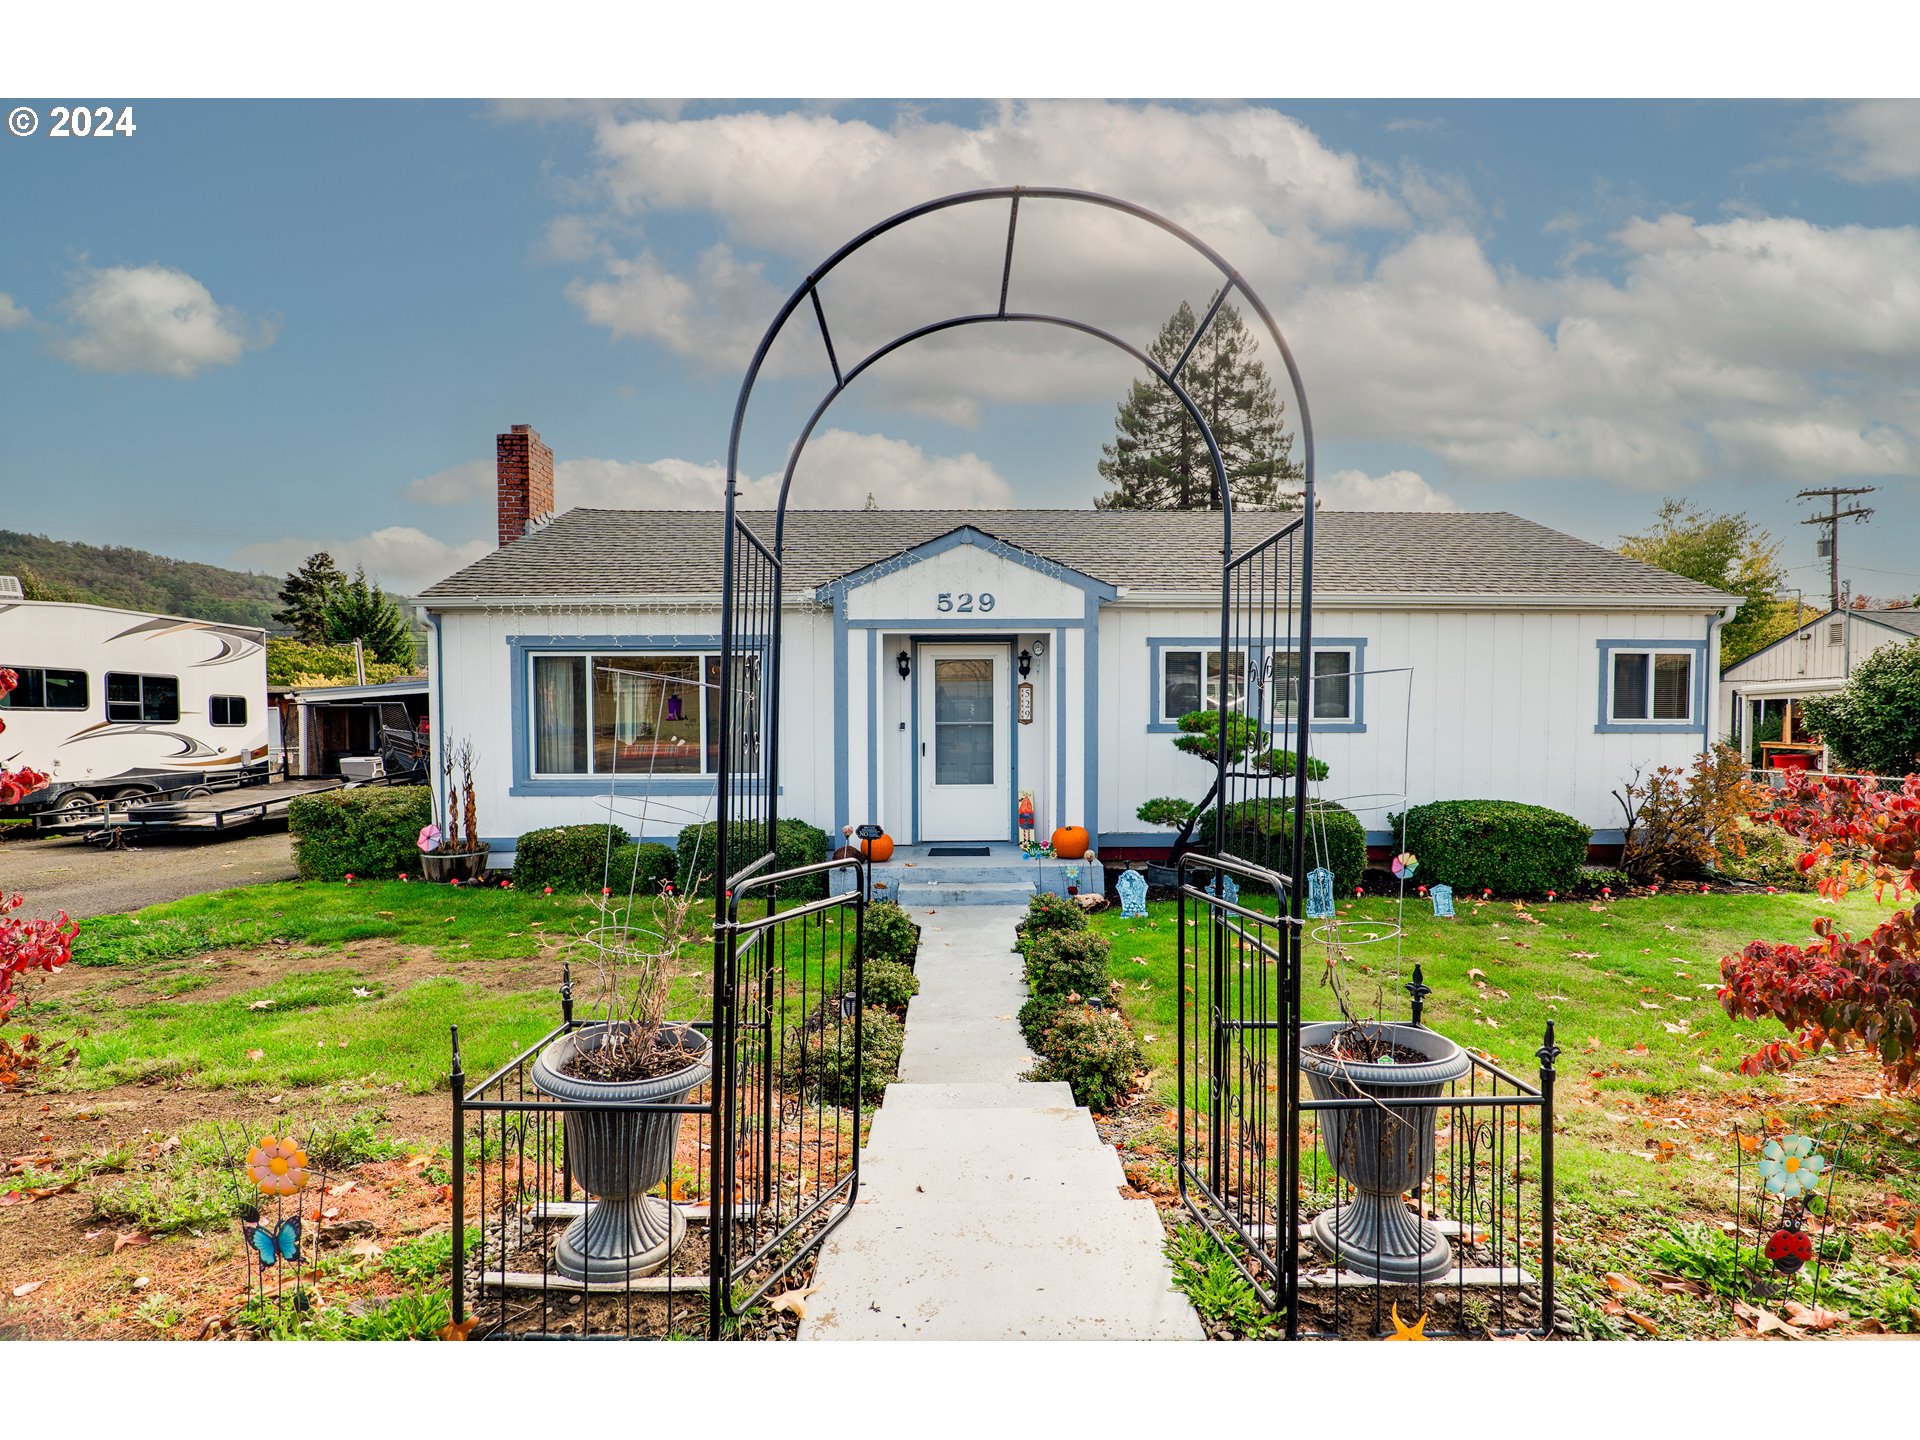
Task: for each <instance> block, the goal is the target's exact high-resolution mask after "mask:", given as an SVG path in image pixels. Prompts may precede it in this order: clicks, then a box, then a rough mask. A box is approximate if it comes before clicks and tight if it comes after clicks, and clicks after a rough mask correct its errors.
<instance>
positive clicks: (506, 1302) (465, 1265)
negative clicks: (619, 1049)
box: [451, 860, 867, 1339]
mask: <svg viewBox="0 0 1920 1440" xmlns="http://www.w3.org/2000/svg"><path fill="white" fill-rule="evenodd" d="M865 868H866V867H865V866H864V864H863V863H862V862H860V861H858V860H838V861H827V862H824V863H822V864H818V865H809V866H802V867H798V868H796V869H792V870H787V871H778V872H772V871H769V872H763V873H762V874H760V875H758V876H755V877H753V878H751V879H749V880H746V881H743V882H742V883H741V885H740V886H739V888H738V889H737V890H736V891H735V892H733V893H732V894H731V895H730V896H728V897H726V899H725V900H724V901H723V905H722V915H723V920H722V923H721V924H720V926H719V927H718V929H719V934H720V944H719V946H718V948H717V951H716V964H717V966H718V969H717V972H716V976H715V996H716V1003H715V1005H714V1008H713V1016H714V1018H713V1019H712V1020H710V1021H708V1020H701V1021H696V1022H694V1023H693V1025H692V1028H693V1029H694V1030H695V1031H697V1032H699V1033H701V1034H703V1035H705V1036H707V1037H708V1039H709V1042H710V1046H711V1048H710V1051H709V1054H710V1055H711V1057H712V1074H711V1077H710V1079H708V1080H707V1081H705V1082H704V1083H702V1084H701V1085H700V1086H698V1087H697V1088H696V1089H694V1090H693V1091H692V1092H691V1093H690V1094H688V1095H687V1096H686V1098H685V1099H684V1100H680V1101H676V1102H672V1103H666V1102H659V1103H633V1102H626V1101H619V1102H614V1101H603V1100H595V1101H592V1102H590V1103H589V1102H569V1101H566V1100H562V1099H559V1098H557V1097H555V1096H554V1095H552V1094H549V1093H546V1092H545V1091H543V1090H542V1089H541V1088H540V1087H539V1085H538V1084H537V1081H536V1076H535V1066H536V1063H537V1062H538V1060H539V1058H540V1056H541V1055H542V1054H543V1052H546V1051H548V1050H549V1049H550V1048H551V1047H553V1046H555V1045H557V1044H559V1043H560V1042H561V1041H563V1040H564V1039H566V1037H568V1036H569V1035H571V1034H574V1033H576V1032H578V1031H580V1030H582V1029H585V1028H587V1027H589V1026H591V1025H593V1024H596V1023H598V1021H597V1019H596V1018H593V1017H580V1016H576V1015H575V1013H574V1004H573V995H572V986H571V983H570V982H568V983H564V984H563V985H562V987H561V1003H560V1024H559V1025H558V1026H557V1027H556V1028H555V1029H554V1030H552V1031H550V1032H549V1033H548V1034H546V1035H543V1036H542V1037H541V1038H540V1039H538V1040H536V1041H535V1042H534V1043H533V1044H532V1045H529V1046H528V1047H526V1048H525V1049H524V1050H522V1051H520V1053H519V1054H517V1055H515V1056H513V1057H512V1058H511V1059H510V1060H508V1061H507V1062H506V1063H505V1064H504V1065H502V1066H501V1067H500V1068H499V1069H497V1070H495V1071H493V1072H492V1073H491V1074H489V1075H487V1076H486V1077H485V1078H484V1079H482V1080H481V1081H479V1082H478V1083H477V1084H471V1085H470V1084H469V1083H468V1077H467V1075H466V1073H465V1068H464V1065H463V1062H462V1057H461V1049H460V1032H459V1028H458V1027H457V1026H456V1027H454V1030H453V1156H452V1183H451V1189H452V1208H453V1215H454V1217H455V1222H456V1223H455V1226H454V1274H455V1276H456V1277H457V1281H458V1283H456V1285H455V1287H454V1296H453V1312H454V1320H455V1321H456V1322H457V1323H464V1322H466V1321H468V1320H469V1319H470V1320H472V1321H473V1322H474V1323H473V1327H472V1330H471V1334H472V1335H473V1337H474V1338H476V1339H516V1338H538V1339H560V1338H565V1339H686V1338H701V1337H704V1338H710V1339H719V1338H721V1337H722V1336H723V1335H727V1334H731V1333H739V1327H740V1322H741V1321H742V1320H743V1319H744V1318H745V1317H747V1315H748V1314H749V1312H750V1311H751V1310H752V1309H753V1307H754V1306H755V1305H756V1304H757V1303H758V1302H759V1301H760V1300H761V1299H763V1298H764V1297H765V1296H766V1295H767V1294H768V1292H769V1291H771V1290H772V1289H773V1288H774V1287H775V1286H776V1285H778V1284H780V1283H781V1282H782V1281H784V1280H787V1279H788V1277H791V1276H793V1275H794V1274H795V1272H796V1270H797V1269H798V1268H799V1267H800V1266H801V1265H803V1264H804V1263H805V1262H806V1261H807V1260H808V1258H809V1257H810V1256H811V1255H812V1254H813V1253H814V1251H815V1250H816V1249H817V1248H818V1246H819V1244H820V1242H821V1241H822V1240H823V1239H824V1238H825V1236H826V1234H827V1232H828V1231H829V1230H831V1229H832V1228H833V1226H834V1225H835V1224H837V1223H838V1222H839V1220H841V1219H842V1218H844V1216H845V1215H846V1213H847V1209H848V1207H849V1206H851V1205H852V1203H853V1200H854V1197H855V1194H856V1192H857V1188H858V1185H859V1173H860V1168H859V1146H860V1140H861V1138H862V1135H863V1121H862V1109H861V1105H862V1100H863V1098H864V1097H863V1096H862V1094H861V1073H862V1068H863V1067H862V1063H861V1062H862V1054H863V1051H862V1044H861V1041H862V1024H863V1010H862V1007H861V1006H860V1004H859V1000H858V997H859V996H860V994H861V989H862V986H861V977H862V971H861V964H860V948H861V936H862V933H863V924H862V922H863V919H864V916H865V912H866V890H867V886H866V883H865V880H866V876H865ZM847 869H851V870H853V871H854V872H856V879H857V880H858V882H859V883H857V884H855V885H853V886H852V887H850V888H849V889H847V890H846V891H845V892H844V893H841V894H838V895H828V896H826V897H825V898H822V899H815V900H806V901H799V902H788V903H786V904H785V906H784V908H777V909H776V908H772V907H771V906H769V907H768V909H767V912H766V913H764V914H759V915H751V916H749V917H747V918H742V916H741V911H742V908H743V906H745V907H747V908H751V909H756V910H757V909H759V908H760V906H759V905H758V904H757V903H753V902H757V901H758V900H759V898H760V894H761V892H767V893H772V892H775V891H778V890H781V889H783V888H784V889H786V890H788V891H789V892H791V891H793V890H799V889H805V888H809V887H810V886H814V885H819V886H827V885H828V883H829V881H830V879H831V877H832V876H833V875H834V873H835V872H837V871H842V870H847ZM570 1117H571V1118H572V1119H574V1120H575V1122H576V1123H577V1124H583V1125H589V1126H590V1125H593V1124H596V1123H598V1124H601V1125H603V1126H604V1125H607V1124H609V1123H610V1124H614V1125H628V1126H637V1125H644V1124H649V1123H651V1124H653V1125H654V1126H655V1127H656V1129H657V1130H660V1131H669V1132H671V1133H672V1139H671V1142H670V1144H671V1151H672V1158H671V1161H670V1163H669V1164H668V1165H667V1167H666V1175H665V1178H664V1179H663V1180H662V1181H660V1182H659V1183H658V1184H657V1185H654V1186H652V1187H651V1194H650V1195H649V1196H648V1197H646V1198H645V1199H644V1200H642V1199H640V1198H639V1197H631V1198H629V1197H620V1196H613V1197H607V1196H603V1195H594V1194H589V1193H588V1192H587V1188H586V1186H585V1185H584V1184H583V1183H582V1180H581V1177H580V1174H579V1173H578V1172H579V1168H580V1159H579V1157H578V1156H576V1155H575V1154H573V1153H572V1151H571V1149H570V1146H569V1143H568V1123H567V1122H568V1120H569V1118H570ZM608 1117H617V1118H616V1119H614V1120H612V1121H609V1118H608ZM580 1133H583V1134H584V1131H582V1132H580ZM656 1173H657V1172H656ZM602 1188H605V1187H602ZM621 1203H628V1204H644V1205H647V1206H652V1207H654V1209H655V1223H654V1225H653V1229H654V1231H655V1233H656V1234H661V1235H665V1236H668V1237H670V1239H669V1240H668V1243H667V1247H666V1252H667V1253H666V1254H665V1255H664V1257H662V1258H661V1259H660V1262H659V1263H658V1265H657V1266H655V1265H652V1264H651V1261H650V1260H649V1259H648V1258H647V1256H636V1255H635V1254H633V1253H631V1252H622V1253H620V1254H617V1255H616V1256H615V1257H614V1259H615V1260H616V1262H617V1261H627V1262H635V1261H636V1260H639V1261H641V1262H643V1263H638V1264H635V1263H628V1264H619V1263H615V1264H613V1265H611V1266H608V1267H604V1268H607V1269H609V1270H611V1271H613V1272H616V1273H614V1274H612V1275H611V1276H610V1277H609V1278H595V1277H594V1276H592V1275H588V1276H586V1277H585V1278H581V1277H576V1276H570V1275H569V1274H568V1273H565V1267H564V1266H563V1265H562V1263H561V1262H560V1260H559V1258H558V1251H559V1247H561V1246H562V1244H563V1237H565V1236H566V1235H567V1234H568V1232H569V1231H570V1230H571V1231H574V1232H575V1233H576V1234H577V1233H578V1232H579V1228H580V1227H581V1226H582V1225H583V1223H584V1222H585V1220H586V1219H587V1216H588V1211H589V1209H590V1207H592V1206H594V1205H597V1204H621ZM662 1207H664V1208H662ZM634 1243H635V1244H638V1243H640V1242H638V1241H636V1242H634ZM647 1254H648V1256H650V1255H651V1252H650V1251H649V1252H647ZM575 1268H576V1269H577V1268H579V1267H578V1266H576V1267H575ZM642 1270H646V1271H648V1273H639V1272H640V1271H642Z"/></svg>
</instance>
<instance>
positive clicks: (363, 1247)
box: [347, 1240, 387, 1260]
mask: <svg viewBox="0 0 1920 1440" xmlns="http://www.w3.org/2000/svg"><path fill="white" fill-rule="evenodd" d="M347 1253H348V1254H349V1255H351V1256H353V1257H354V1259H356V1260H378V1259H379V1258H380V1257H381V1256H382V1255H384V1254H386V1253H387V1252H386V1250H385V1248H384V1247H382V1246H381V1245H379V1244H378V1243H376V1242H375V1241H372V1240H356V1241H354V1242H353V1244H352V1245H350V1246H348V1247H347Z"/></svg>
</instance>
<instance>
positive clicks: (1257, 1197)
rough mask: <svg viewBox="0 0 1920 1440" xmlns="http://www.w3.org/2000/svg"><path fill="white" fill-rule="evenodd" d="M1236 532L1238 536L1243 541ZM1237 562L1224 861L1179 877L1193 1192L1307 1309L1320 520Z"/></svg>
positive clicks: (1183, 1157)
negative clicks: (1303, 1055)
mask: <svg viewBox="0 0 1920 1440" xmlns="http://www.w3.org/2000/svg"><path fill="white" fill-rule="evenodd" d="M1230 535H1231V532H1229V536H1230ZM1226 549H1227V557H1226V563H1225V565H1224V567H1223V574H1222V579H1221V604H1220V678H1219V684H1218V687H1217V689H1216V691H1215V693H1214V696H1213V700H1214V703H1213V705H1211V706H1209V708H1210V709H1214V710H1216V711H1217V712H1218V714H1219V736H1218V747H1217V750H1216V752H1215V766H1216V771H1217V778H1216V782H1215V787H1214V796H1215V799H1214V810H1213V815H1212V826H1211V834H1210V835H1208V836H1207V837H1206V839H1207V840H1208V841H1209V842H1210V844H1211V848H1212V851H1213V853H1212V854H1195V853H1189V854H1187V855H1184V856H1182V857H1181V858H1180V861H1179V866H1178V871H1177V875H1178V882H1179V885H1178V888H1179V895H1178V910H1177V915H1178V920H1179V924H1178V927H1177V934H1178V937H1179V939H1178V946H1177V948H1178V961H1179V964H1178V989H1177V991H1176V995H1177V997H1178V1005H1179V1028H1178V1042H1179V1057H1180V1059H1179V1075H1178V1082H1179V1083H1178V1096H1179V1098H1178V1101H1177V1103H1176V1115H1175V1120H1176V1125H1177V1129H1178V1136H1179V1139H1178V1161H1179V1172H1180V1194H1181V1198H1182V1199H1183V1200H1184V1201H1185V1203H1186V1205H1187V1207H1188V1209H1189V1210H1190V1211H1191V1212H1192V1214H1193V1216H1194V1218H1195V1219H1196V1220H1197V1221H1198V1222H1199V1223H1200V1224H1201V1225H1202V1226H1203V1227H1205V1229H1206V1230H1207V1231H1208V1233H1209V1234H1211V1235H1212V1236H1213V1238H1214V1240H1215V1242H1216V1243H1217V1244H1219V1246H1220V1247H1221V1249H1222V1250H1223V1251H1224V1252H1225V1253H1226V1254H1227V1255H1228V1256H1229V1257H1230V1258H1231V1259H1232V1261H1233V1263H1234V1264H1235V1265H1236V1266H1237V1267H1238V1268H1239V1270H1240V1272H1241V1274H1242V1275H1243V1276H1244V1277H1245V1278H1246V1280H1247V1281H1248V1283H1249V1284H1251V1285H1252V1286H1253V1287H1254V1290H1255V1292H1256V1293H1257V1294H1258V1295H1259V1297H1260V1299H1261V1301H1262V1303H1263V1304H1265V1305H1266V1306H1267V1308H1268V1309H1269V1310H1275V1311H1282V1310H1283V1311H1285V1312H1286V1314H1287V1315H1288V1316H1291V1315H1292V1314H1293V1312H1294V1308H1295V1307H1294V1298H1295V1295H1294V1291H1295V1287H1296V1285H1297V1282H1298V1273H1297V1272H1298V1266H1297V1265H1296V1264H1295V1263H1294V1258H1293V1246H1292V1244H1291V1240H1290V1237H1292V1236H1293V1235H1294V1234H1295V1233H1296V1231H1297V1226H1298V1218H1299V1217H1298V1185H1297V1184H1296V1178H1297V1170H1298V1166H1299V1154H1298V1149H1297V1147H1296V1145H1295V1143H1294V1138H1293V1137H1294V1130H1295V1126H1296V1115H1297V1111H1298V1108H1299V1101H1300V1078H1299V1067H1298V1063H1297V1062H1298V1059H1299V1044H1300V1035H1299V1021H1300V978H1301V955H1302V947H1301V943H1300V937H1301V927H1302V925H1303V923H1304V916H1305V909H1304V887H1303V886H1302V885H1301V884H1299V883H1298V877H1300V876H1301V875H1302V874H1303V873H1304V870H1305V868H1306V864H1305V862H1306V859H1307V855H1308V829H1309V826H1308V802H1307V795H1308V774H1307V769H1308V767H1307V766H1306V764H1304V763H1302V762H1301V761H1294V762H1293V763H1288V757H1289V756H1296V757H1305V756H1306V755H1308V754H1309V748H1308V740H1309V731H1310V726H1311V715H1312V700H1313V693H1312V685H1313V668H1314V667H1313V664H1312V662H1311V660H1310V659H1306V658H1304V657H1310V656H1311V655H1312V653H1313V652H1312V638H1313V637H1312V602H1313V582H1312V556H1313V512H1312V510H1311V509H1310V508H1309V509H1308V510H1306V511H1305V512H1304V513H1302V514H1301V515H1300V516H1298V517H1297V518H1295V519H1294V520H1292V521H1291V522H1289V523H1287V524H1285V525H1282V526H1280V527H1279V528H1277V529H1275V530H1274V531H1273V532H1272V533H1271V534H1268V535H1266V536H1263V537H1261V538H1259V539H1257V540H1255V542H1254V543H1253V544H1251V545H1250V546H1249V547H1248V548H1247V549H1246V550H1245V551H1244V552H1243V553H1241V554H1239V555H1234V554H1233V553H1232V541H1231V538H1229V540H1228V542H1227V546H1226Z"/></svg>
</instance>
